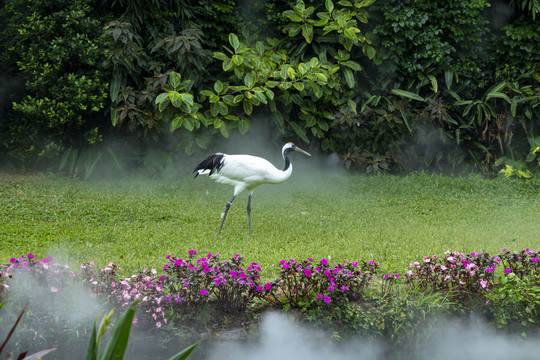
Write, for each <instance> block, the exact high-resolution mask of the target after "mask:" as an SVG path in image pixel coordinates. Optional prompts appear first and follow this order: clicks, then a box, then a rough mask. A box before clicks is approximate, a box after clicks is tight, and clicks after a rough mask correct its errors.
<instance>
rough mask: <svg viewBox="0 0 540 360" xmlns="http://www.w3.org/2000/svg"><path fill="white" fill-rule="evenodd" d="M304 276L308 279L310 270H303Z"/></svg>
mask: <svg viewBox="0 0 540 360" xmlns="http://www.w3.org/2000/svg"><path fill="white" fill-rule="evenodd" d="M304 275H306V277H310V276H311V269H308V268H305V269H304Z"/></svg>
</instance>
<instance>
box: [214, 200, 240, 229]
mask: <svg viewBox="0 0 540 360" xmlns="http://www.w3.org/2000/svg"><path fill="white" fill-rule="evenodd" d="M235 197H236V195H233V197H232V199H231V200H229V202H228V203H227V205H225V213H224V214H223V220H221V226H220V227H219V231H218V232H217V235H219V233H221V229H222V228H223V224H225V218H226V217H227V212H228V211H229V208H230V207H231V204H232V202H233V200H234V198H235Z"/></svg>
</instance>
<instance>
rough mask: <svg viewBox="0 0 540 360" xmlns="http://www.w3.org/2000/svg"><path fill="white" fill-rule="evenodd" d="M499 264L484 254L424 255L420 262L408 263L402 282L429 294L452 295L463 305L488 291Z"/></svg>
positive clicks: (498, 260) (446, 253) (456, 252)
mask: <svg viewBox="0 0 540 360" xmlns="http://www.w3.org/2000/svg"><path fill="white" fill-rule="evenodd" d="M500 261H501V260H500V259H499V258H497V257H494V256H490V255H489V254H488V253H486V252H478V253H475V252H473V253H471V254H464V253H460V252H458V251H453V252H452V251H446V252H445V253H444V255H443V256H441V257H439V256H438V255H432V256H431V257H428V256H425V257H424V258H423V259H422V263H419V262H418V261H415V262H413V263H411V264H410V268H411V270H409V271H408V272H407V273H406V274H405V282H406V284H409V285H413V286H418V287H420V288H422V289H424V290H428V291H432V290H434V291H443V292H447V293H451V294H452V295H454V296H455V297H456V299H457V300H458V301H461V302H466V301H467V300H470V299H471V298H472V297H476V296H477V295H483V294H485V293H486V291H487V290H489V289H491V287H492V286H493V281H494V278H495V269H496V267H497V266H498V265H499V263H500Z"/></svg>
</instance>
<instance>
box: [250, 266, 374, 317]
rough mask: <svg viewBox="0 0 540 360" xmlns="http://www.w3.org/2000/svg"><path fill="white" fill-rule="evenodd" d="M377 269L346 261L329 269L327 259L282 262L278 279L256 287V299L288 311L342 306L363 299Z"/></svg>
mask: <svg viewBox="0 0 540 360" xmlns="http://www.w3.org/2000/svg"><path fill="white" fill-rule="evenodd" d="M378 266H379V264H377V263H375V261H369V262H366V261H361V262H360V263H358V262H356V261H353V262H348V261H344V262H343V263H337V264H334V265H330V264H329V262H328V260H327V259H321V260H320V261H319V262H318V263H314V261H313V259H311V258H308V259H307V260H302V261H296V260H294V259H287V260H281V261H280V263H279V267H280V271H279V275H278V277H277V278H276V279H275V280H274V281H271V282H267V283H266V284H265V285H264V286H263V285H261V286H259V287H256V291H257V293H258V294H257V296H258V297H260V298H261V299H264V300H265V301H267V302H268V303H269V304H271V305H274V306H283V307H284V308H285V309H288V308H289V307H296V308H308V307H310V306H313V305H315V306H317V305H320V304H331V305H332V306H339V305H340V304H343V303H344V302H347V301H349V300H358V299H360V298H361V296H362V294H363V292H364V290H365V289H366V287H367V286H368V285H369V281H370V280H371V279H372V278H373V274H375V272H376V271H377V268H378ZM315 300H316V301H315Z"/></svg>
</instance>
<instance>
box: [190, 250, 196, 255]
mask: <svg viewBox="0 0 540 360" xmlns="http://www.w3.org/2000/svg"><path fill="white" fill-rule="evenodd" d="M188 254H189V255H195V254H197V251H195V250H189V251H188Z"/></svg>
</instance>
